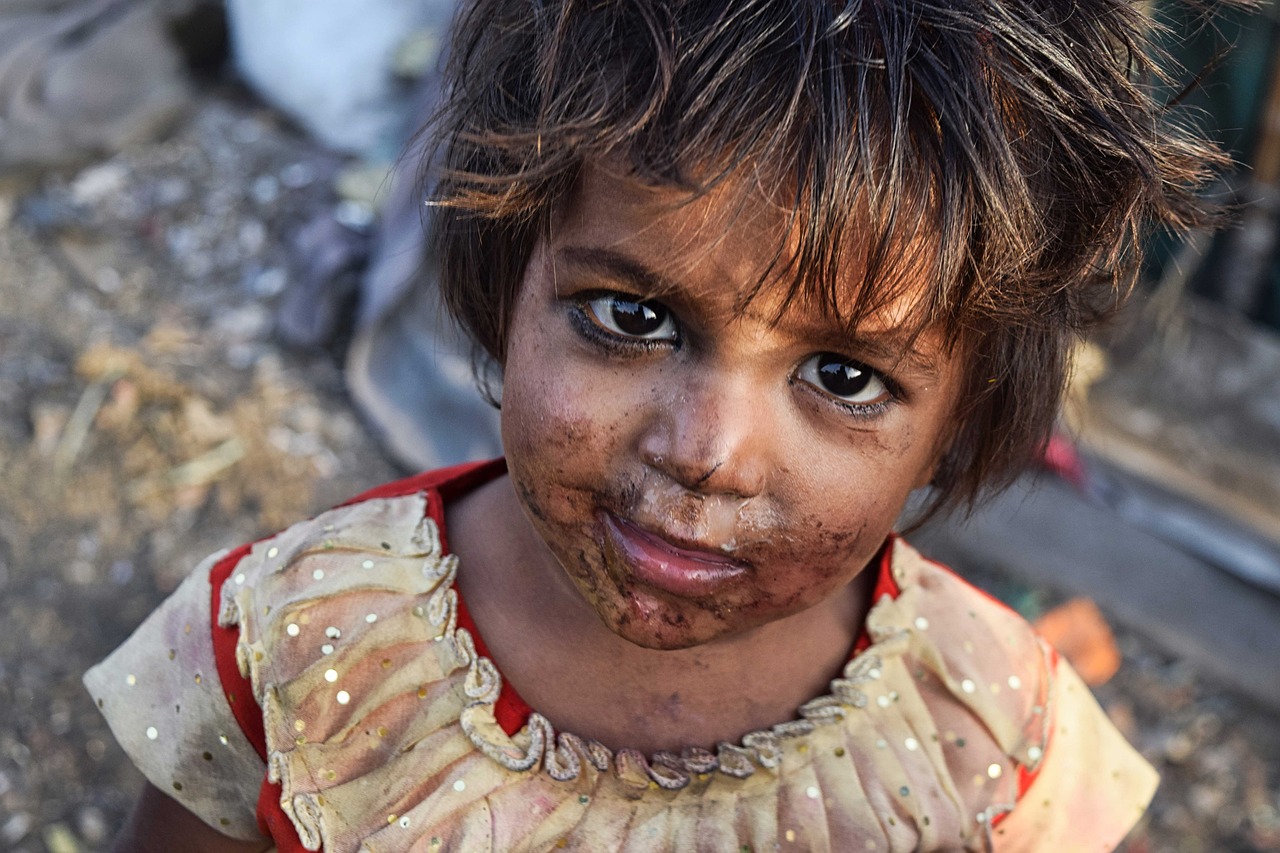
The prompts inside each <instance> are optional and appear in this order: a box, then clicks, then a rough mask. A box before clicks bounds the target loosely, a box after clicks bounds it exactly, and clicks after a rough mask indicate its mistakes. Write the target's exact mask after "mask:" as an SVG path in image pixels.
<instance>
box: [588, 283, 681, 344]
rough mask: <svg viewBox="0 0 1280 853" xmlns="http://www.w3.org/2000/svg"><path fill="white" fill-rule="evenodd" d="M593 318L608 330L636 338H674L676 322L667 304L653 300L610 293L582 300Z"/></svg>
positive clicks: (661, 339)
mask: <svg viewBox="0 0 1280 853" xmlns="http://www.w3.org/2000/svg"><path fill="white" fill-rule="evenodd" d="M583 308H584V309H585V312H586V314H587V315H588V316H589V317H590V319H591V320H592V321H593V322H594V323H595V324H596V325H598V326H600V327H601V328H603V329H604V330H605V331H606V332H609V333H610V334H613V335H615V336H617V337H620V338H628V339H631V340H637V341H674V340H676V337H677V335H676V323H675V319H674V318H673V317H672V316H671V312H670V311H669V310H668V309H667V306H665V305H663V304H662V303H661V302H656V301H654V300H652V299H634V298H630V297H627V296H625V295H623V294H618V293H611V294H606V295H603V296H597V297H595V298H593V299H589V300H587V301H586V302H584V303H583Z"/></svg>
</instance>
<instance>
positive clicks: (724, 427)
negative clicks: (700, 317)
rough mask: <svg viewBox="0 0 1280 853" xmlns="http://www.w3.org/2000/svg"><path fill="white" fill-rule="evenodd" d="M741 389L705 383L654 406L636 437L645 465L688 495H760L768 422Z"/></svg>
mask: <svg viewBox="0 0 1280 853" xmlns="http://www.w3.org/2000/svg"><path fill="white" fill-rule="evenodd" d="M744 386H745V383H744V382H742V381H734V380H732V379H731V378H718V379H707V380H705V381H703V382H699V383H696V384H694V385H692V386H691V385H685V386H684V387H683V388H681V391H680V393H678V394H674V395H672V396H671V397H669V398H667V399H664V400H661V401H659V402H657V406H656V412H655V415H654V417H652V418H651V419H649V421H648V423H647V425H646V427H645V430H644V432H643V434H642V435H641V437H640V455H641V458H642V459H643V460H644V462H645V464H647V465H648V466H649V467H651V468H653V469H655V470H658V471H660V472H662V473H664V474H666V475H667V476H668V477H670V478H671V479H672V480H674V481H675V482H677V483H679V484H680V485H682V486H683V487H685V488H686V489H688V490H690V491H692V492H698V493H701V494H706V495H717V494H718V495H727V496H731V497H737V498H750V497H754V496H756V495H758V494H760V492H761V491H762V490H763V488H764V486H765V482H766V479H767V474H768V467H769V462H768V448H769V447H770V446H771V442H772V441H773V440H774V438H771V436H770V432H771V431H772V430H773V427H772V419H771V418H770V417H769V413H768V412H767V411H764V409H766V408H767V407H766V406H762V405H760V402H759V400H758V399H756V398H754V397H753V395H752V394H751V393H750V391H749V390H748V389H747V388H746V387H744Z"/></svg>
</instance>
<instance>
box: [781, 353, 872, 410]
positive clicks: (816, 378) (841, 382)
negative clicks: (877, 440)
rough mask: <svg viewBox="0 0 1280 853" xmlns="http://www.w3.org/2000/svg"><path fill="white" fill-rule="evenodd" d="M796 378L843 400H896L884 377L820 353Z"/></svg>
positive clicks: (857, 402)
mask: <svg viewBox="0 0 1280 853" xmlns="http://www.w3.org/2000/svg"><path fill="white" fill-rule="evenodd" d="M796 378H797V379H800V380H801V381H803V382H807V383H808V384H810V385H812V386H813V387H815V388H817V389H818V390H819V391H822V392H823V393H824V394H827V395H829V396H831V397H835V398H836V399H837V400H839V401H841V402H844V403H852V404H854V405H856V406H874V405H876V404H878V403H886V402H888V401H889V400H891V399H893V396H894V395H893V392H892V391H890V390H889V387H888V384H887V383H886V381H885V379H884V378H883V377H881V376H880V374H879V373H877V372H876V371H875V370H873V369H872V368H870V367H867V366H866V365H865V364H861V363H859V362H856V361H853V360H852V359H848V358H845V357H844V356H842V355H837V354H835V353H833V352H821V353H818V354H817V355H812V356H810V357H809V358H808V359H806V360H805V361H804V363H803V364H801V365H800V369H799V370H798V371H797V372H796Z"/></svg>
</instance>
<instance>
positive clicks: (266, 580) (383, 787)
mask: <svg viewBox="0 0 1280 853" xmlns="http://www.w3.org/2000/svg"><path fill="white" fill-rule="evenodd" d="M427 503H428V495H426V494H416V495H408V496H404V497H397V498H388V499H375V500H369V501H365V502H363V503H359V504H356V505H354V506H350V507H345V508H342V509H339V510H334V511H331V512H329V513H326V514H324V515H321V516H319V517H317V518H316V519H314V520H313V521H311V522H308V523H305V524H301V525H297V526H295V527H293V528H290V529H289V530H287V531H285V532H284V533H282V534H280V535H279V536H277V537H274V538H273V539H269V540H265V541H263V542H260V543H258V544H257V545H255V546H254V548H253V550H252V551H251V552H250V554H249V555H248V556H247V557H246V558H245V559H244V560H243V561H242V562H241V565H240V566H239V567H238V569H237V572H236V574H235V575H234V576H233V577H232V578H230V579H229V580H228V581H227V586H226V587H225V588H224V591H223V595H222V601H223V605H224V609H223V612H222V613H221V615H220V622H221V623H222V624H223V625H238V626H239V629H240V641H239V644H238V646H237V657H238V660H239V663H240V665H241V668H242V670H243V671H244V672H245V673H246V676H247V677H248V678H249V679H250V681H251V683H252V684H253V688H254V692H255V696H256V698H257V699H258V701H259V704H260V706H261V707H262V710H263V715H264V721H265V729H266V739H267V745H268V753H269V759H268V766H269V776H270V777H271V779H272V781H273V782H279V783H280V786H281V792H282V793H281V807H282V808H283V809H284V811H285V812H286V814H288V816H289V817H290V818H291V819H292V820H293V822H294V824H295V826H297V828H298V831H299V835H300V838H301V839H302V841H303V843H304V845H305V846H307V847H308V849H320V847H321V845H323V849H325V850H329V851H344V853H345V851H355V850H357V849H359V848H360V847H361V845H365V846H367V847H368V848H369V849H377V850H380V851H381V850H408V849H410V848H411V847H413V846H414V845H415V844H417V843H418V842H419V841H422V840H424V839H425V841H426V842H427V845H426V846H425V847H424V848H423V849H437V848H436V847H432V846H430V842H431V841H432V840H433V839H435V840H437V841H439V842H440V843H441V844H443V843H444V842H445V841H449V840H450V839H452V842H451V843H453V842H456V843H457V846H456V848H451V849H467V850H470V849H473V846H472V844H471V842H475V841H477V839H487V841H486V843H484V844H481V843H476V844H475V845H474V847H476V848H480V847H483V848H484V849H499V850H516V849H529V850H541V849H548V848H549V847H551V846H553V845H552V843H551V842H557V841H559V840H566V841H567V842H568V843H572V844H575V845H580V849H584V850H595V849H620V848H621V847H623V846H625V845H626V844H628V843H631V842H632V841H635V839H636V838H637V837H639V836H636V834H635V833H637V832H640V831H641V829H642V828H643V827H641V826H640V825H639V824H637V823H636V821H637V820H639V819H640V817H639V816H640V815H641V814H642V813H643V814H649V815H650V816H651V817H652V819H653V820H659V821H660V822H662V823H663V824H664V826H665V828H663V829H661V830H660V831H659V830H657V829H655V827H654V826H650V825H648V824H644V826H645V827H648V828H643V831H644V832H646V833H647V832H651V831H652V832H657V833H658V834H656V835H654V836H653V837H654V838H659V839H667V840H665V841H655V842H654V843H652V844H640V845H639V846H638V848H637V849H646V850H665V849H681V846H680V844H679V843H678V839H680V838H681V837H682V836H681V832H685V831H686V830H687V832H690V833H694V834H695V835H697V836H698V837H701V836H702V835H706V836H707V837H711V836H714V837H716V838H721V839H722V840H724V841H725V842H726V844H727V842H728V841H729V837H730V836H732V838H733V839H736V842H735V844H746V845H748V846H751V847H752V849H763V848H765V847H768V848H770V849H771V848H772V847H773V845H775V844H776V843H778V839H784V840H801V841H804V843H805V844H807V845H811V846H824V845H827V844H832V845H833V846H836V847H838V848H839V849H848V848H845V847H843V846H842V845H841V844H834V843H833V842H836V841H840V840H841V839H842V838H844V835H846V834H847V833H849V832H854V834H855V835H856V836H857V837H858V838H859V839H865V841H866V842H867V843H875V844H877V845H880V846H878V847H876V848H872V847H869V846H868V847H867V848H866V849H881V850H889V849H915V846H917V845H918V844H920V843H921V841H922V840H924V841H928V839H930V838H931V837H936V838H940V839H948V838H949V839H952V840H954V839H955V838H970V839H972V838H977V837H978V835H979V834H980V833H979V827H978V824H977V823H976V822H975V817H974V811H973V810H972V809H971V808H970V807H969V806H966V805H964V799H965V798H964V797H962V796H961V795H960V794H959V793H957V790H956V786H955V784H954V783H953V782H952V781H950V776H949V775H948V772H947V761H948V759H947V756H946V755H945V754H944V753H946V752H947V751H948V750H953V749H954V747H955V743H956V740H959V741H960V746H961V747H964V745H965V744H964V740H966V738H963V737H961V738H957V737H956V736H955V735H954V733H952V735H951V740H950V741H948V739H947V732H946V731H944V730H943V729H942V727H941V726H939V725H938V724H936V723H935V722H934V720H933V718H932V712H931V710H930V709H931V707H932V706H933V705H934V704H935V703H936V701H937V699H936V698H935V697H936V696H941V695H946V696H948V697H949V699H950V700H952V701H954V702H955V703H956V707H957V708H962V709H963V710H965V713H966V719H967V720H968V721H969V722H968V723H966V725H971V727H972V726H973V725H976V726H977V727H976V728H974V729H973V732H974V734H973V735H972V736H970V737H969V738H967V739H969V740H971V741H972V744H971V747H970V750H971V751H972V752H973V753H974V754H975V755H977V754H978V752H979V749H981V750H982V752H983V755H982V758H981V759H980V761H984V762H985V761H992V762H996V761H999V762H1002V763H1003V764H1006V765H1009V766H1012V765H1011V764H1010V761H1009V756H1011V755H1014V754H1015V753H1016V751H1017V750H1023V754H1024V755H1025V748H1026V747H1027V746H1028V745H1034V744H1037V743H1043V732H1039V733H1037V732H1036V731H1034V727H1033V729H1026V727H1025V724H1024V723H1020V722H1019V719H1021V720H1023V721H1025V720H1027V719H1028V718H1029V717H1030V715H1029V714H1027V713H1022V711H1021V710H1020V709H1021V706H1022V705H1026V706H1028V707H1029V701H1028V702H1020V703H1011V702H1009V701H1007V700H1006V701H1003V702H1002V701H996V700H995V697H991V696H987V695H986V691H982V693H978V692H977V691H974V690H972V689H970V687H971V683H972V679H971V678H963V679H962V677H961V675H959V674H958V673H957V666H958V665H962V666H968V667H973V668H974V669H973V671H974V673H975V677H983V676H980V675H977V669H978V667H979V660H978V657H977V656H976V655H968V654H960V659H959V660H956V655H954V654H950V653H949V651H948V650H945V649H943V648H940V647H938V646H936V645H935V644H934V643H933V642H932V638H931V632H929V631H927V630H925V627H926V625H927V622H928V619H937V620H938V621H942V620H944V619H946V618H950V617H949V616H948V615H947V613H948V612H949V609H951V608H954V602H953V601H951V600H950V598H947V600H945V601H941V602H935V603H934V605H933V609H932V611H930V605H928V604H927V603H926V602H927V598H922V596H927V594H928V589H927V588H926V587H927V586H928V584H922V583H920V582H919V578H918V577H917V575H918V574H919V572H920V571H921V570H922V569H923V568H924V567H925V564H924V562H923V561H922V560H921V559H920V558H919V556H918V555H916V554H915V552H914V551H912V550H911V549H910V548H909V546H906V545H905V543H902V542H901V541H894V542H893V543H892V544H891V547H890V548H888V549H886V555H885V559H884V563H883V565H884V566H886V567H891V572H892V573H891V575H890V574H888V573H887V571H886V573H885V574H882V581H884V583H885V584H888V583H892V585H893V586H894V587H895V588H896V589H899V590H900V594H898V595H897V596H896V597H894V596H891V595H884V596H883V597H881V598H880V600H879V601H877V603H876V604H875V605H874V606H873V608H872V610H871V612H870V613H869V615H868V618H867V625H866V630H867V634H868V637H869V640H870V646H869V647H868V648H866V649H865V650H864V651H862V652H861V653H859V654H856V655H855V656H854V657H853V659H852V660H851V661H850V662H849V663H848V664H847V665H846V667H845V668H844V671H843V672H842V674H841V676H840V677H839V678H837V679H835V680H834V681H833V682H832V683H831V685H830V690H829V692H828V693H826V694H825V695H823V696H820V697H817V698H815V699H813V700H810V701H809V702H806V703H805V704H804V705H803V706H801V707H800V708H799V709H798V713H797V715H796V718H795V719H793V720H788V721H782V722H780V723H778V724H777V725H775V726H772V727H771V728H768V729H763V730H760V731H756V732H752V733H750V734H748V735H746V736H745V737H743V738H742V739H741V740H740V741H739V742H737V743H727V742H726V743H721V744H719V745H718V746H717V747H716V749H715V750H714V751H711V750H704V749H696V748H694V749H687V750H684V751H682V752H681V753H680V754H675V753H671V752H661V753H657V754H655V755H652V756H645V755H642V754H640V753H639V752H636V751H634V750H628V749H622V750H618V751H616V752H613V751H611V750H609V749H607V748H605V747H604V746H603V745H601V744H598V743H594V742H592V741H589V740H585V739H583V738H579V737H576V736H575V735H573V734H572V733H566V732H556V731H555V730H554V728H553V727H552V725H551V723H550V722H549V721H548V720H547V719H546V718H545V717H543V716H542V715H540V714H538V713H536V712H532V713H530V714H529V716H528V719H527V722H526V723H525V725H524V726H523V727H521V728H520V729H519V730H518V731H516V732H514V733H513V734H509V733H508V732H507V731H505V730H504V729H503V727H502V726H501V725H499V723H498V720H497V716H496V712H497V709H498V701H499V696H500V695H501V694H502V685H503V681H502V677H501V675H500V674H499V672H498V670H497V668H496V667H495V666H494V664H493V663H492V661H491V660H490V659H489V658H488V657H487V656H485V655H483V654H480V653H479V652H478V650H477V646H476V642H475V638H474V636H473V635H472V633H471V632H470V631H469V630H468V629H467V628H466V627H464V626H461V625H459V619H458V614H459V601H458V595H457V592H456V589H455V588H454V580H455V578H456V575H457V571H458V561H457V559H456V558H455V557H454V556H452V555H447V554H444V553H443V549H442V547H441V541H440V535H439V530H438V528H437V526H436V523H435V522H434V521H433V520H432V519H431V518H430V514H431V513H429V512H428V511H427V510H428V505H427ZM435 509H436V511H437V514H440V513H439V511H440V507H438V506H437V507H435ZM440 517H442V514H440ZM938 605H940V607H939V606H938ZM926 612H928V614H929V615H928V616H926V615H925V614H926ZM975 612H976V611H975ZM975 618H976V617H975ZM1024 627H1025V626H1024ZM1026 633H1027V634H1028V635H1029V632H1026ZM1034 646H1035V643H1034V640H1032V641H1031V647H1032V648H1034ZM951 651H956V652H958V651H959V650H951ZM762 677H764V674H762ZM1028 681H1030V679H1028ZM984 683H985V682H984ZM743 689H744V690H750V689H753V685H743ZM1014 705H1017V706H1018V707H1013V706H1014ZM1020 713H1021V717H1019V714H1020ZM974 720H978V721H980V723H976V724H975V723H973V721H974ZM979 731H982V732H983V733H984V734H983V737H982V741H981V744H980V743H979V740H978V738H977V737H976V735H977V734H978V732H979ZM986 733H991V734H992V735H994V736H995V738H994V740H993V739H992V736H991V735H987V734H986ZM982 766H987V765H986V764H983V765H982ZM1010 776H1012V774H1010ZM992 780H993V785H991V786H989V787H992V788H993V790H992V791H988V792H985V793H984V796H993V797H994V799H987V800H986V801H987V802H1003V801H1008V802H1012V799H1013V796H1012V791H1011V790H1005V789H1004V788H1003V787H1001V786H1003V785H1004V783H1003V782H1001V781H1000V780H999V779H998V778H997V777H994V776H993V777H992ZM762 797H763V798H764V799H763V800H762V799H761V798H762ZM712 803H715V804H716V805H715V807H714V808H712V806H711V804H712ZM646 804H647V805H646ZM653 809H657V810H658V811H657V812H652V810H653ZM743 809H746V811H743ZM725 810H728V811H727V812H726V811H725ZM651 812H652V813H651ZM769 815H772V817H769ZM779 821H782V822H783V823H786V824H787V825H786V826H783V825H782V823H779ZM642 823H643V821H642ZM676 824H680V825H681V826H684V827H685V829H684V830H679V829H678V827H677V826H676ZM849 827H854V829H850V828H849ZM907 827H910V828H911V830H910V832H907V830H906V828H907ZM539 833H541V834H539ZM726 833H727V835H726ZM699 834H701V835H699ZM644 837H648V836H644ZM689 837H690V838H692V837H693V836H689ZM504 839H505V840H504ZM538 839H542V841H538ZM548 839H549V840H548ZM628 839H630V841H628ZM823 839H825V840H823ZM846 840H847V839H846ZM535 841H537V842H538V843H534V842H535ZM463 842H466V843H463ZM543 842H546V843H543ZM798 843H799V842H798ZM859 843H862V841H861V840H860V841H859ZM438 846H439V845H437V847H438ZM711 848H712V849H729V848H728V847H727V846H722V845H719V844H718V843H717V844H713V845H711ZM414 849H417V848H414ZM733 849H737V848H736V847H735V848H733ZM925 849H929V847H928V845H927V844H926V845H925Z"/></svg>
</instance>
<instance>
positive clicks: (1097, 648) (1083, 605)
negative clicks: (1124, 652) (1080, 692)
mask: <svg viewBox="0 0 1280 853" xmlns="http://www.w3.org/2000/svg"><path fill="white" fill-rule="evenodd" d="M1035 629H1036V630H1037V631H1038V632H1040V635H1041V636H1042V637H1044V638H1045V639H1046V640H1048V641H1049V643H1050V644H1051V645H1052V646H1053V647H1054V648H1056V649H1057V650H1058V651H1059V652H1060V653H1061V654H1062V656H1063V657H1065V658H1066V659H1067V660H1068V661H1069V662H1070V663H1071V665H1072V666H1073V667H1075V670H1076V672H1078V673H1079V674H1080V678H1081V679H1083V680H1084V683H1085V684H1088V685H1089V686H1090V687H1097V686H1098V685H1099V684H1106V683H1107V682H1108V681H1110V680H1111V676H1113V675H1115V674H1116V670H1118V669H1120V649H1119V648H1117V647H1116V638H1115V636H1114V635H1113V634H1112V633H1111V627H1110V626H1109V625H1108V624H1107V619H1106V617H1105V616H1103V615H1102V611H1101V610H1099V609H1098V605H1096V604H1094V603H1093V600H1092V599H1089V598H1073V599H1071V600H1070V601H1068V602H1066V603H1065V604H1061V605H1059V606H1057V607H1055V608H1053V609H1052V610H1050V611H1049V612H1047V613H1045V614H1044V615H1043V616H1041V617H1040V618H1039V619H1037V620H1036V621H1035Z"/></svg>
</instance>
